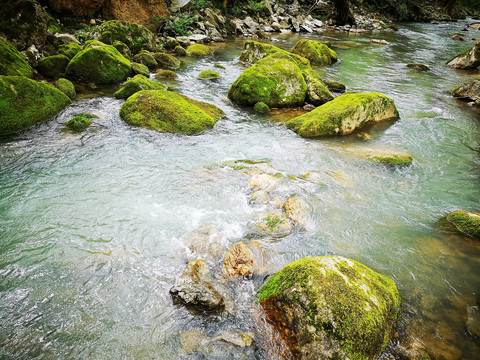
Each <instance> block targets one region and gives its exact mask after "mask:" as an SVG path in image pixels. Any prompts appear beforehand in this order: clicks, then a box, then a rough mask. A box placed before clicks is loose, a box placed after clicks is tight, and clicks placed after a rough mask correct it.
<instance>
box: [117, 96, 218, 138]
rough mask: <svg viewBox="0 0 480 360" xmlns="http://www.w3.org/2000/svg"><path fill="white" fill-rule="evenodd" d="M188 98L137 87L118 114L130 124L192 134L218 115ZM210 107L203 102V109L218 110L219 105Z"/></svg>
mask: <svg viewBox="0 0 480 360" xmlns="http://www.w3.org/2000/svg"><path fill="white" fill-rule="evenodd" d="M187 99H188V98H186V97H185V96H180V95H179V94H176V93H173V92H169V91H164V90H144V91H140V92H137V93H135V94H134V95H132V96H131V97H129V98H128V99H127V101H125V103H124V104H123V105H122V107H121V109H120V116H121V117H122V119H123V120H125V122H126V123H127V124H129V125H133V126H141V127H144V128H147V129H152V130H157V131H162V132H178V133H187V134H193V133H198V132H201V131H204V130H206V129H209V128H211V127H213V125H214V124H215V122H216V121H217V120H218V118H214V117H212V116H210V115H209V114H208V113H207V112H206V111H204V110H203V109H202V108H200V107H199V106H197V105H196V103H200V102H198V101H188V100H187ZM189 100H191V99H189ZM207 105H208V106H207ZM213 107H214V106H213V105H209V104H205V105H204V108H205V109H207V108H209V109H210V113H218V114H219V113H220V112H221V110H220V109H218V110H216V111H214V110H213ZM222 113H223V112H222Z"/></svg>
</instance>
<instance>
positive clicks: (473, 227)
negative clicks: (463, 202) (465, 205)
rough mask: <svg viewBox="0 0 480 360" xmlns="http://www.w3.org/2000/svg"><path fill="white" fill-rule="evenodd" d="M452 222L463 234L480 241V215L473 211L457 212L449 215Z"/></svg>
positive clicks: (449, 220)
mask: <svg viewBox="0 0 480 360" xmlns="http://www.w3.org/2000/svg"><path fill="white" fill-rule="evenodd" d="M447 221H448V222H450V223H451V224H452V225H454V226H455V228H456V229H457V230H458V231H460V232H461V233H463V234H465V235H467V236H469V237H472V238H474V239H480V214H479V213H476V212H473V211H465V210H457V211H454V212H452V213H450V214H448V215H447Z"/></svg>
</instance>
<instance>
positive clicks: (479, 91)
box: [452, 80, 480, 106]
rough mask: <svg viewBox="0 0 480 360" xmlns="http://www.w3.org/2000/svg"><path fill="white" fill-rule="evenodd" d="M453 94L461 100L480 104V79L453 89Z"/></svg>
mask: <svg viewBox="0 0 480 360" xmlns="http://www.w3.org/2000/svg"><path fill="white" fill-rule="evenodd" d="M452 95H453V97H455V98H457V99H460V100H465V101H473V102H474V103H475V105H479V106H480V80H472V81H467V82H466V83H465V84H462V85H460V86H458V87H457V88H455V89H453V91H452Z"/></svg>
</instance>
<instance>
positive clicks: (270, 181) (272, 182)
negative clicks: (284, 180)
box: [248, 174, 280, 191]
mask: <svg viewBox="0 0 480 360" xmlns="http://www.w3.org/2000/svg"><path fill="white" fill-rule="evenodd" d="M279 183H280V179H279V178H278V177H275V176H273V175H270V174H255V175H253V176H252V177H251V178H250V180H249V182H248V184H249V185H250V187H251V188H252V189H253V190H260V189H262V190H265V191H272V190H274V189H275V187H276V186H277V185H278V184H279Z"/></svg>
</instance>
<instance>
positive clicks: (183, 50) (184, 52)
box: [173, 45, 187, 56]
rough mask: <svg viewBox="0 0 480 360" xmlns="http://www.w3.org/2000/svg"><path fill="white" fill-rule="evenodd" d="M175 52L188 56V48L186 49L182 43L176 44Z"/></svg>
mask: <svg viewBox="0 0 480 360" xmlns="http://www.w3.org/2000/svg"><path fill="white" fill-rule="evenodd" d="M173 52H174V53H175V54H176V55H178V56H187V50H185V49H184V48H183V47H181V46H180V45H178V46H175V49H173Z"/></svg>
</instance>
